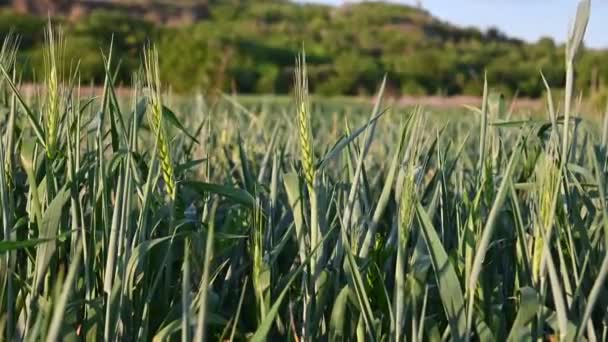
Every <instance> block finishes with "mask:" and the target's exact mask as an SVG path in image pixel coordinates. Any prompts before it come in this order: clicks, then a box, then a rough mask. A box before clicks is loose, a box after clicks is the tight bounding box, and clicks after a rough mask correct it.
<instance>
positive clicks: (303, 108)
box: [294, 51, 315, 189]
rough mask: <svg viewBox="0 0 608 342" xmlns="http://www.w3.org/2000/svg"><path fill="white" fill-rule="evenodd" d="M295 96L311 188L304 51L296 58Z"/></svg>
mask: <svg viewBox="0 0 608 342" xmlns="http://www.w3.org/2000/svg"><path fill="white" fill-rule="evenodd" d="M294 88H295V96H296V108H297V111H298V128H299V133H300V150H301V158H302V166H303V167H304V176H305V178H306V185H307V186H308V188H309V189H312V187H313V183H314V177H315V169H314V147H313V144H312V128H311V124H310V103H309V99H308V77H307V75H306V55H305V53H304V51H302V54H301V55H300V56H299V57H298V58H296V71H295V87H294Z"/></svg>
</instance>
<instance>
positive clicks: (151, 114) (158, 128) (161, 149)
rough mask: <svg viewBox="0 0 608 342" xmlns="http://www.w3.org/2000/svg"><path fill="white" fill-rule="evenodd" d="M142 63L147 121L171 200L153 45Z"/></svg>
mask: <svg viewBox="0 0 608 342" xmlns="http://www.w3.org/2000/svg"><path fill="white" fill-rule="evenodd" d="M144 64H145V68H146V82H147V87H148V91H149V100H150V106H149V110H148V121H149V122H150V125H151V126H152V129H153V132H154V134H155V135H156V144H157V146H158V158H159V160H160V166H161V171H162V173H163V180H164V182H165V186H166V189H167V194H168V195H169V198H171V200H175V194H176V184H175V174H174V170H173V163H172V160H171V149H170V147H169V139H168V137H167V133H166V131H165V128H164V125H163V115H162V113H163V102H162V95H161V84H160V75H159V71H158V70H159V67H158V51H157V50H156V49H155V48H154V47H149V48H148V49H147V50H146V53H145V54H144Z"/></svg>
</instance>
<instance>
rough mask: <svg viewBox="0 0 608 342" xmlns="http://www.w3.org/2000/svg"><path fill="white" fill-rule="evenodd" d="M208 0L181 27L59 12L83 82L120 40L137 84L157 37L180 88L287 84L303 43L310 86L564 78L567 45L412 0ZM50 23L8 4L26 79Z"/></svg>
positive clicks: (411, 88)
mask: <svg viewBox="0 0 608 342" xmlns="http://www.w3.org/2000/svg"><path fill="white" fill-rule="evenodd" d="M209 7H210V17H209V18H208V19H206V20H203V21H200V22H198V23H196V24H192V25H187V26H179V27H167V26H160V25H155V24H153V23H151V22H147V21H144V20H141V19H137V18H133V17H131V16H129V15H128V14H125V13H121V12H120V11H117V12H104V11H99V12H94V13H93V14H92V15H90V16H87V17H85V18H82V19H80V20H78V21H76V22H71V21H67V20H63V19H62V18H54V20H55V21H58V22H59V23H60V24H61V26H62V27H63V30H64V32H65V35H66V38H67V45H66V56H68V58H72V59H71V60H69V62H71V65H75V63H76V62H77V61H79V62H80V64H79V65H80V71H81V79H82V81H83V82H87V81H89V80H90V81H92V82H101V81H102V80H103V78H104V67H103V58H102V52H103V53H107V51H108V47H109V44H110V41H111V39H113V41H114V57H113V58H114V60H115V61H117V62H116V65H118V66H119V71H118V73H117V81H118V82H119V83H122V84H126V85H128V84H130V82H131V79H132V74H133V72H134V71H137V70H138V68H139V66H140V58H141V53H142V46H143V45H144V44H145V43H146V42H148V41H153V42H155V43H156V44H157V46H158V48H159V51H160V56H161V73H162V77H163V78H164V80H165V81H166V82H167V83H168V84H170V85H171V87H172V88H173V89H174V90H176V91H180V92H189V91H211V90H214V89H221V90H223V91H236V92H241V93H277V94H280V93H287V92H289V91H290V90H291V83H292V81H291V80H292V74H293V65H294V58H295V55H296V53H297V52H298V51H299V49H300V48H301V47H302V44H304V46H305V48H306V52H307V62H308V67H309V77H310V85H311V88H312V90H313V91H314V92H316V93H319V94H325V95H334V94H350V95H369V94H372V93H373V92H374V91H375V89H376V87H377V85H378V83H379V82H380V80H381V79H382V76H383V75H384V74H385V73H386V74H388V89H389V91H390V92H391V93H392V94H394V95H400V94H407V95H455V94H471V95H479V94H481V92H482V86H483V78H484V73H487V77H488V81H489V82H490V83H491V84H492V85H495V86H497V87H499V88H500V89H501V90H502V91H504V92H505V93H506V94H508V95H513V94H516V93H517V94H519V95H520V96H528V97H539V96H541V95H542V93H543V92H544V85H543V82H542V78H541V76H540V72H541V71H542V73H543V74H544V76H545V77H546V78H547V80H548V82H549V84H550V85H551V86H553V87H561V86H563V83H564V75H563V69H564V66H563V60H564V56H563V55H564V51H563V50H564V48H563V46H556V44H555V43H554V42H553V41H552V40H551V39H549V38H544V39H541V40H539V41H538V42H536V43H532V44H529V43H525V42H522V41H519V40H516V39H510V38H508V37H506V36H505V35H504V34H502V33H501V32H499V31H498V30H496V29H490V30H487V31H485V32H482V31H480V30H478V29H475V28H460V27H456V26H452V25H450V24H448V23H445V22H442V21H439V20H437V19H435V18H433V17H432V16H431V15H430V14H429V13H427V12H425V11H422V10H419V9H416V8H412V7H408V6H403V5H394V4H386V3H361V4H350V5H345V6H342V7H328V6H323V5H310V4H308V5H302V4H295V3H291V2H288V1H281V0H260V1H245V0H225V1H217V0H209ZM45 26H46V18H40V17H34V16H28V15H17V14H15V13H13V12H11V11H9V10H4V11H1V12H0V35H3V36H4V35H6V34H7V33H8V32H11V31H13V32H14V33H16V34H18V35H19V36H20V37H21V43H20V47H21V52H20V54H19V63H20V65H21V66H22V68H21V70H23V75H22V77H23V79H24V80H26V81H32V80H33V81H35V80H36V74H37V73H40V72H41V70H42V66H43V57H42V49H43V47H44V29H45ZM606 58H608V52H605V51H593V50H589V51H586V52H585V53H584V54H583V55H582V57H581V60H580V61H579V64H578V65H579V68H578V75H577V82H578V86H579V87H581V88H579V89H583V90H586V89H595V90H597V89H598V88H600V87H601V85H602V84H603V83H604V81H605V80H606V78H607V77H608V63H605V61H606ZM602 61H604V63H601V62H602Z"/></svg>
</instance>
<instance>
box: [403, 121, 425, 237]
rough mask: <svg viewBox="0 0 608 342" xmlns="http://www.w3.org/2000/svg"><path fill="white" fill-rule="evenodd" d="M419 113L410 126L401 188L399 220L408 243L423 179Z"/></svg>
mask: <svg viewBox="0 0 608 342" xmlns="http://www.w3.org/2000/svg"><path fill="white" fill-rule="evenodd" d="M418 114H419V113H416V114H414V115H415V117H414V118H413V119H412V124H411V126H410V128H409V129H410V132H409V135H410V139H409V144H408V145H409V146H410V147H409V149H408V151H407V154H406V156H405V165H404V170H405V178H404V180H403V186H402V188H401V203H400V204H399V220H400V225H399V226H400V227H401V231H400V232H399V234H400V235H401V241H403V242H406V241H407V239H408V237H409V227H410V225H411V224H412V221H413V219H414V212H415V208H416V201H417V199H418V195H417V189H418V186H419V185H420V182H421V179H422V172H423V171H422V167H420V165H418V157H419V156H420V150H421V148H422V141H423V139H421V137H420V135H419V134H418V132H420V130H421V129H422V119H421V115H418Z"/></svg>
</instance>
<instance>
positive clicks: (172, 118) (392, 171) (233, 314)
mask: <svg viewBox="0 0 608 342" xmlns="http://www.w3.org/2000/svg"><path fill="white" fill-rule="evenodd" d="M588 6H589V2H588V1H582V2H581V5H580V6H579V12H578V15H577V19H576V23H575V25H574V26H573V30H572V33H571V35H570V38H569V42H568V45H567V53H566V57H567V59H566V61H565V68H566V74H567V80H566V83H567V86H566V89H565V90H564V91H563V92H562V91H560V94H561V93H563V94H564V95H563V96H562V95H560V96H556V95H555V94H556V92H551V90H550V85H547V97H546V106H545V111H543V112H542V113H537V115H535V116H533V117H529V116H527V115H524V114H522V113H517V112H515V113H513V112H511V111H510V110H509V104H508V103H506V101H505V100H504V99H503V98H502V97H501V96H499V95H497V94H494V93H493V92H492V91H491V89H492V85H487V84H486V86H485V92H484V94H483V101H482V105H481V108H473V107H471V108H465V109H462V110H459V113H457V111H454V112H437V111H429V110H427V109H424V108H416V109H407V108H400V107H397V106H391V105H390V104H388V103H387V102H386V101H383V99H382V95H383V86H384V82H383V81H382V80H379V82H378V95H377V96H376V98H375V104H374V105H373V106H366V105H353V104H352V103H351V104H346V103H340V102H339V101H331V102H323V101H311V100H310V98H311V96H312V95H309V94H308V84H307V75H306V64H305V57H304V54H302V55H300V56H298V58H297V60H296V73H295V75H294V76H295V77H294V83H295V87H294V89H295V92H294V93H295V94H294V98H293V100H292V101H289V102H287V103H285V102H281V101H273V100H272V99H269V98H259V99H257V100H256V99H253V100H251V99H249V100H248V101H246V103H245V102H243V103H241V102H240V101H239V98H238V97H232V96H224V95H220V96H216V97H215V98H214V99H213V100H210V99H209V98H204V97H202V96H198V97H197V96H192V97H189V98H183V97H177V96H175V95H172V94H171V93H170V92H167V91H166V89H165V88H163V80H162V79H160V78H159V76H158V59H159V58H160V59H162V56H158V55H157V52H156V51H155V50H154V48H153V47H149V48H147V49H146V51H145V53H144V57H143V60H142V72H141V73H140V74H138V75H135V76H134V84H135V85H136V86H134V87H133V92H132V94H131V95H130V96H129V97H128V98H124V97H119V96H117V95H116V92H115V89H114V85H113V82H112V75H113V72H114V71H113V70H114V69H113V68H114V66H115V65H116V64H117V63H116V62H115V61H113V60H112V53H111V51H108V52H107V53H106V55H105V60H106V71H107V77H106V81H105V84H104V87H103V90H102V91H100V92H99V94H97V96H95V97H84V96H81V94H80V92H79V89H80V88H79V84H80V80H79V78H78V73H77V67H76V65H73V64H69V63H68V61H70V59H69V58H72V56H63V55H62V47H61V46H62V39H61V36H60V35H59V34H58V33H57V32H58V31H56V30H54V29H53V28H50V27H49V33H48V37H47V40H48V47H47V51H46V69H45V70H44V73H43V74H42V75H41V80H42V82H41V84H40V86H39V87H38V91H37V92H35V93H33V94H29V95H25V94H24V93H23V92H22V91H21V89H22V87H21V86H20V84H19V83H20V82H19V74H20V71H19V70H20V69H19V68H20V66H19V64H18V63H16V62H15V49H16V44H15V42H16V40H15V39H13V38H11V37H8V38H7V39H6V40H5V43H4V45H3V48H2V50H1V52H0V66H1V71H2V75H0V76H1V78H0V119H1V121H0V133H1V134H0V204H1V212H0V217H1V218H2V221H1V225H2V231H1V232H0V237H1V240H0V258H1V261H0V284H1V285H0V336H1V337H0V340H5V341H21V340H25V341H38V340H45V341H56V340H66V341H82V340H87V341H89V340H91V341H93V340H107V341H115V340H116V341H148V340H157V341H164V340H182V341H191V340H195V341H203V340H207V341H229V340H230V341H231V340H236V341H245V340H251V341H265V340H268V341H354V340H356V341H438V340H453V341H469V340H473V341H502V340H507V339H508V340H511V341H533V340H534V341H538V340H551V341H556V340H560V341H581V340H588V341H606V340H607V339H608V310H607V309H606V308H608V288H607V287H608V285H607V282H606V276H607V274H608V204H607V197H606V191H607V190H608V188H607V187H606V183H607V182H608V179H607V176H608V124H607V123H608V120H604V121H603V123H602V124H599V125H598V122H602V120H601V119H599V116H597V113H582V112H581V109H580V108H583V107H582V106H581V105H580V102H579V101H577V97H576V96H575V94H577V90H576V89H573V88H572V84H573V77H574V74H575V69H576V63H575V57H576V54H577V50H578V47H579V45H580V43H581V41H582V38H583V35H584V31H585V28H586V23H587V20H588V10H589V7H588ZM539 77H541V76H540V75H539ZM480 95H481V94H480ZM584 114H589V115H584ZM594 115H595V116H594Z"/></svg>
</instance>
